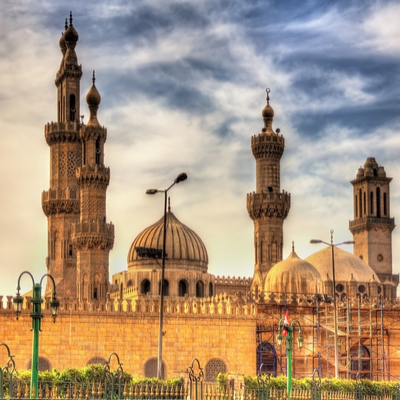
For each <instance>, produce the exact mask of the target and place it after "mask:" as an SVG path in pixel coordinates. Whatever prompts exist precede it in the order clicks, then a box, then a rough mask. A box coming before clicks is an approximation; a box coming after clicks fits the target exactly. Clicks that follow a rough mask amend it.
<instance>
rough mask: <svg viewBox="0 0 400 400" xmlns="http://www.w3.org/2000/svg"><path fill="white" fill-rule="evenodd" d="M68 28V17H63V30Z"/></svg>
mask: <svg viewBox="0 0 400 400" xmlns="http://www.w3.org/2000/svg"><path fill="white" fill-rule="evenodd" d="M67 29H68V18H65V30H67Z"/></svg>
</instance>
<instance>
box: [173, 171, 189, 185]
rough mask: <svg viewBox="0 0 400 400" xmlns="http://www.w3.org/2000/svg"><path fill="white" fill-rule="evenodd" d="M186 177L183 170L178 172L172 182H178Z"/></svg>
mask: <svg viewBox="0 0 400 400" xmlns="http://www.w3.org/2000/svg"><path fill="white" fill-rule="evenodd" d="M186 179H187V175H186V173H185V172H182V173H180V174H179V175H178V176H177V177H176V178H175V180H174V183H179V182H182V181H185V180H186Z"/></svg>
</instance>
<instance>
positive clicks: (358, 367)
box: [350, 345, 371, 379]
mask: <svg viewBox="0 0 400 400" xmlns="http://www.w3.org/2000/svg"><path fill="white" fill-rule="evenodd" d="M350 351H351V372H352V374H351V379H357V375H358V374H360V378H361V379H371V373H370V372H369V371H370V369H371V368H370V361H371V356H370V354H369V350H368V349H367V348H366V347H365V346H363V345H361V346H358V345H355V346H353V347H352V348H351V349H350ZM363 371H365V373H362V372H363Z"/></svg>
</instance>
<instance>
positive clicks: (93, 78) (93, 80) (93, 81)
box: [92, 70, 96, 85]
mask: <svg viewBox="0 0 400 400" xmlns="http://www.w3.org/2000/svg"><path fill="white" fill-rule="evenodd" d="M95 82H96V74H95V72H94V70H93V76H92V83H93V85H94V83H95Z"/></svg>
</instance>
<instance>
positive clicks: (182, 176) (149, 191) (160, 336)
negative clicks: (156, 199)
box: [146, 172, 187, 379]
mask: <svg viewBox="0 0 400 400" xmlns="http://www.w3.org/2000/svg"><path fill="white" fill-rule="evenodd" d="M186 179H187V175H186V174H185V173H184V172H182V173H181V174H179V175H178V176H177V177H176V178H175V180H174V182H173V184H172V185H171V186H169V187H168V188H167V189H164V190H159V189H147V190H146V194H156V193H164V231H163V248H162V264H161V288H160V290H161V297H160V320H159V331H158V357H157V378H158V379H161V366H162V339H163V320H164V272H165V258H166V254H165V246H166V241H167V193H168V190H169V189H171V188H172V186H174V185H175V184H176V183H179V182H182V181H184V180H186Z"/></svg>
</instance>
